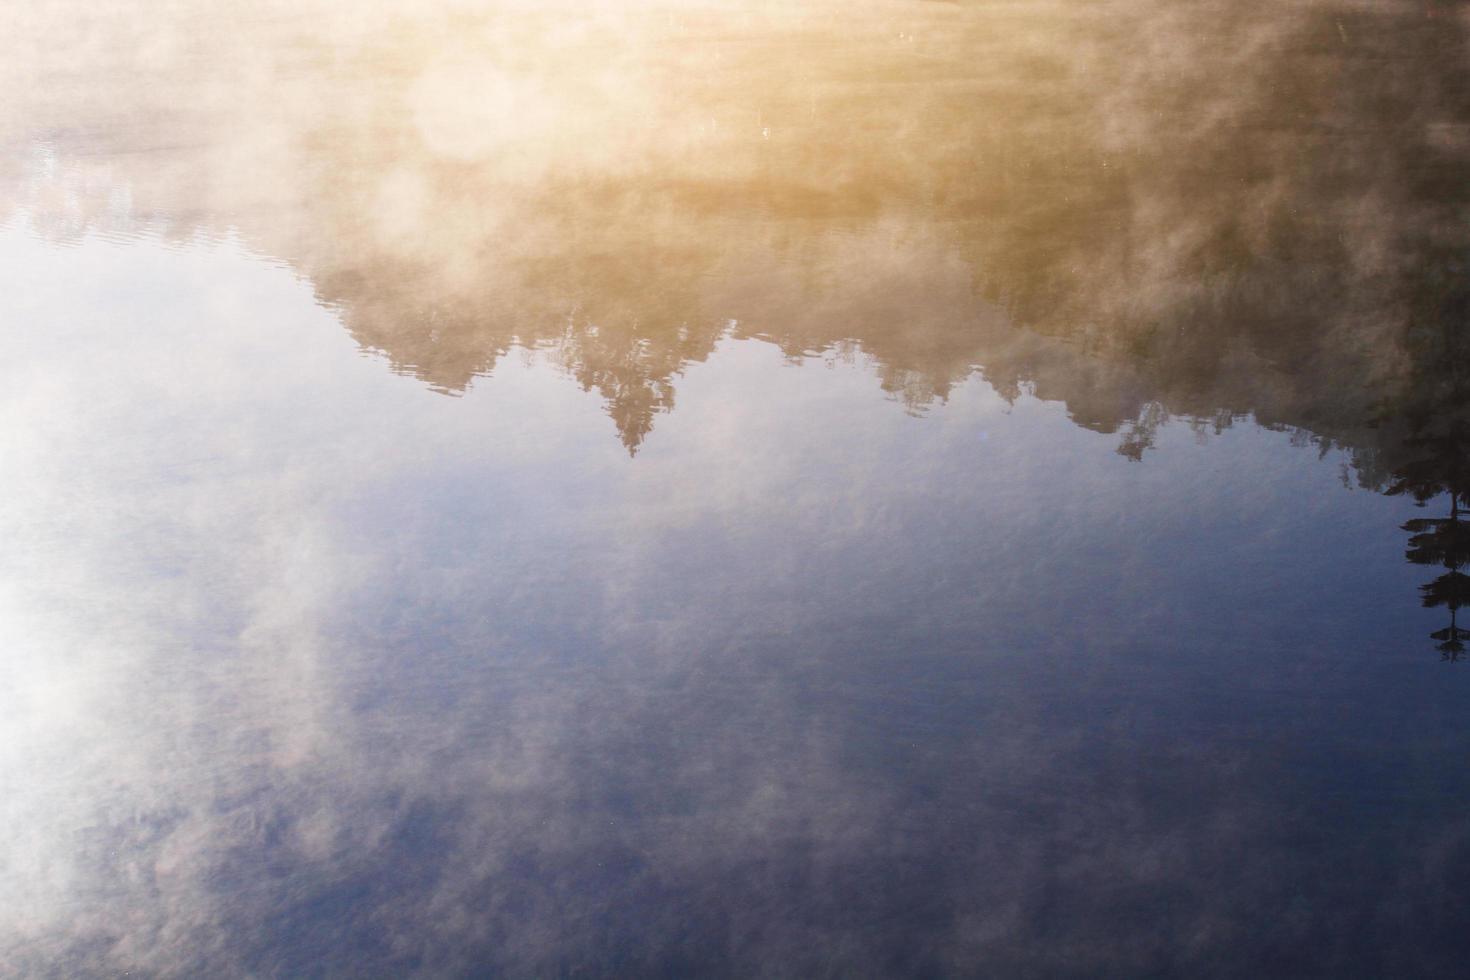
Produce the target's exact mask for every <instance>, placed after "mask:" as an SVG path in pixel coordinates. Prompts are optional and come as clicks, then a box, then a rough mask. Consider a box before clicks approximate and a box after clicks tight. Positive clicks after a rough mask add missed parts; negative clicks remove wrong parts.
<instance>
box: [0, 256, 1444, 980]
mask: <svg viewBox="0 0 1470 980" xmlns="http://www.w3.org/2000/svg"><path fill="white" fill-rule="evenodd" d="M0 250H3V259H4V261H3V263H0V266H3V269H4V272H3V276H4V277H5V282H4V285H3V289H0V295H3V296H4V297H5V300H4V322H6V323H7V324H11V325H20V329H16V328H15V327H14V326H12V328H11V329H9V330H8V331H7V333H8V337H7V339H8V340H9V341H10V342H11V345H12V350H13V351H16V352H17V356H15V357H13V358H10V359H7V362H6V368H5V373H6V379H5V384H4V392H5V395H4V400H3V406H4V407H3V411H4V416H5V419H6V422H5V425H4V426H3V431H4V432H5V433H6V434H7V438H6V445H5V457H6V471H7V473H8V474H10V477H9V478H8V479H7V485H6V493H5V496H6V507H5V509H4V515H5V516H4V522H5V531H4V534H5V538H6V540H7V541H8V542H9V546H8V547H7V549H6V550H5V554H4V559H3V560H4V568H3V581H4V586H5V588H4V596H5V600H4V605H5V609H6V613H5V616H4V622H5V623H6V627H7V634H8V635H7V639H6V649H7V657H6V659H5V665H4V673H5V683H4V685H3V687H4V690H5V691H6V692H7V694H6V701H7V708H6V711H5V712H4V719H5V720H4V722H3V724H4V728H5V738H4V739H3V740H0V741H3V744H4V746H5V750H4V758H5V763H4V765H5V768H6V770H7V773H8V776H7V785H8V786H10V787H11V789H10V792H8V793H7V795H6V800H5V803H4V809H5V812H6V817H7V819H6V821H5V826H6V827H7V828H8V830H7V832H6V834H5V835H4V854H5V858H4V864H3V867H4V869H5V872H4V873H5V877H6V879H7V881H8V887H9V890H10V893H11V894H12V895H14V896H17V900H16V901H13V902H11V903H8V907H9V909H10V911H9V912H8V913H7V915H6V922H5V928H4V934H5V936H6V937H7V938H6V942H5V949H6V955H7V957H8V959H9V961H10V962H11V963H12V964H15V965H16V966H17V967H18V969H19V970H20V972H22V973H36V974H40V975H46V974H56V975H63V974H66V975H78V974H88V973H97V974H104V973H108V972H111V971H112V970H113V969H115V968H116V967H117V966H118V965H119V964H124V963H126V964H128V965H130V966H132V967H134V968H136V969H142V970H145V971H147V972H153V973H164V974H176V973H199V972H209V973H257V974H260V973H263V974H267V975H299V974H302V973H317V972H322V973H329V974H336V973H342V974H362V973H368V974H384V975H387V974H401V973H404V972H409V973H412V972H422V973H425V974H446V973H447V974H463V973H477V972H507V973H514V974H520V973H544V972H560V971H563V970H566V971H574V970H590V971H592V972H598V973H601V972H639V973H643V972H655V973H659V972H682V971H684V970H686V969H688V970H697V971H699V972H705V971H709V972H716V973H718V972H746V971H747V970H749V969H752V968H754V969H757V970H761V971H769V972H772V973H777V974H785V973H793V974H794V973H803V972H808V971H818V972H820V971H822V970H825V969H829V968H838V969H840V968H843V967H845V966H847V967H851V968H852V969H854V970H857V971H858V972H862V971H864V970H868V969H874V970H875V971H876V972H936V971H937V972H965V971H966V970H968V969H969V968H971V967H972V966H973V965H974V964H975V963H985V964H993V965H995V968H996V969H997V970H998V971H1000V972H1011V971H1031V970H1040V971H1041V972H1048V973H1063V974H1065V973H1074V972H1076V973H1081V972H1094V971H1097V970H1104V971H1106V970H1118V971H1120V972H1130V973H1131V972H1140V971H1148V970H1162V971H1166V972H1171V971H1174V970H1181V971H1182V970H1191V971H1192V970H1194V969H1195V968H1197V967H1199V966H1200V965H1201V964H1207V965H1209V968H1211V969H1214V968H1219V969H1221V970H1224V971H1227V972H1237V971H1239V970H1246V969H1250V970H1257V969H1260V970H1269V971H1272V972H1295V971H1297V970H1304V971H1306V972H1315V971H1317V970H1319V969H1321V970H1323V971H1324V972H1326V971H1335V970H1338V969H1346V970H1349V971H1351V970H1356V969H1358V968H1360V967H1361V965H1362V964H1363V963H1364V962H1365V961H1364V960H1363V959H1362V958H1363V957H1364V956H1376V957H1378V958H1377V959H1372V960H1369V961H1367V962H1370V963H1372V964H1374V967H1375V969H1377V968H1379V967H1381V968H1382V970H1384V971H1387V972H1398V971H1410V972H1412V971H1416V970H1432V969H1434V968H1436V967H1438V966H1442V965H1443V963H1441V962H1440V961H1439V960H1437V959H1436V955H1437V954H1438V953H1440V952H1443V951H1447V950H1452V949H1453V948H1454V942H1453V941H1452V940H1451V939H1450V938H1449V934H1448V930H1450V929H1452V928H1453V924H1454V923H1455V922H1456V921H1458V920H1457V916H1456V915H1455V914H1454V910H1455V909H1457V908H1458V904H1457V903H1458V902H1459V901H1460V899H1459V898H1458V897H1457V895H1456V885H1457V879H1458V876H1459V869H1460V868H1461V867H1462V865H1463V861H1464V855H1465V851H1464V846H1465V845H1464V841H1465V836H1464V835H1465V833H1466V822H1465V819H1464V817H1463V815H1462V814H1461V813H1460V812H1459V811H1460V809H1461V808H1460V807H1459V806H1458V801H1459V800H1461V799H1463V794H1464V791H1465V789H1466V785H1465V780H1466V777H1465V775H1464V773H1463V767H1461V766H1459V765H1458V763H1457V762H1456V758H1457V755H1456V753H1454V752H1453V751H1447V749H1448V748H1449V747H1451V746H1453V745H1455V744H1458V743H1459V742H1460V741H1462V740H1463V739H1464V737H1465V728H1464V726H1465V722H1464V720H1463V717H1462V716H1461V713H1459V712H1458V711H1457V710H1456V709H1457V708H1458V706H1459V700H1460V699H1459V697H1458V691H1457V687H1456V685H1455V684H1454V683H1453V682H1452V681H1453V678H1447V676H1446V675H1445V673H1444V671H1443V666H1442V665H1441V664H1439V663H1437V662H1435V660H1434V659H1433V658H1432V657H1426V656H1425V654H1424V651H1423V650H1422V649H1421V648H1419V645H1418V644H1417V643H1415V642H1411V641H1412V640H1413V639H1414V638H1417V637H1418V636H1420V635H1421V634H1422V633H1423V632H1426V631H1427V630H1428V629H1429V628H1432V626H1430V625H1427V624H1428V620H1429V619H1430V618H1431V617H1430V616H1429V614H1428V613H1427V612H1423V611H1421V610H1418V609H1417V608H1415V603H1414V602H1413V594H1414V588H1415V586H1416V585H1417V583H1418V579H1419V578H1420V577H1421V576H1419V575H1417V574H1416V571H1417V570H1415V569H1414V568H1413V567H1412V566H1408V565H1406V564H1405V563H1403V561H1402V547H1403V542H1402V534H1401V532H1399V531H1398V529H1397V524H1398V523H1400V522H1401V521H1402V520H1403V519H1405V518H1406V517H1407V516H1409V515H1411V514H1412V513H1414V509H1413V507H1412V505H1411V504H1409V503H1407V502H1405V501H1404V500H1403V499H1402V498H1392V497H1384V496H1381V495H1378V494H1374V493H1371V492H1366V491H1362V490H1355V489H1352V488H1351V484H1349V485H1348V486H1344V472H1343V465H1344V458H1343V457H1341V456H1340V455H1339V454H1336V453H1328V454H1326V455H1325V456H1319V454H1318V453H1317V452H1316V451H1315V450H1313V449H1311V448H1309V447H1303V446H1299V445H1298V446H1293V445H1292V444H1291V442H1292V440H1291V439H1290V437H1289V435H1287V434H1285V433H1281V432H1274V431H1268V430H1264V429H1260V428H1257V427H1255V426H1253V425H1250V424H1244V425H1237V426H1236V427H1234V428H1232V429H1230V430H1227V431H1226V432H1224V433H1223V434H1220V435H1218V436H1214V435H1212V436H1209V437H1207V438H1200V437H1198V436H1197V435H1196V433H1194V432H1192V431H1190V429H1189V428H1188V427H1187V426H1185V425H1178V424H1176V425H1171V426H1165V427H1164V429H1163V430H1161V433H1160V435H1159V438H1158V442H1157V446H1156V448H1155V451H1153V452H1151V454H1150V455H1149V457H1148V458H1147V461H1146V463H1144V464H1138V463H1135V462H1132V461H1130V460H1128V459H1127V458H1125V457H1123V456H1121V455H1119V454H1118V453H1117V452H1116V439H1115V438H1114V437H1113V436H1110V435H1108V434H1103V433H1096V432H1091V431H1088V430H1086V429H1083V428H1080V427H1078V426H1076V425H1075V424H1074V423H1072V422H1071V421H1070V420H1069V419H1068V418H1067V414H1066V411H1065V409H1064V408H1063V407H1062V406H1060V405H1059V404H1057V403H1054V402H1047V401H1042V400H1038V399H1036V398H1034V397H1021V398H1020V399H1018V400H1016V401H1015V402H1013V403H1008V402H1006V401H1005V400H1004V399H1002V398H1001V397H999V396H998V395H997V394H996V393H995V392H994V390H993V389H991V388H990V387H989V386H988V385H987V384H986V383H985V382H984V381H982V380H980V379H979V378H973V379H971V380H969V381H967V382H965V383H963V384H962V385H960V386H959V387H958V388H957V389H956V390H955V391H954V392H953V393H952V395H951V397H950V399H949V401H948V403H947V404H945V405H944V406H943V408H942V409H940V410H938V411H934V412H932V413H930V414H928V415H925V416H915V415H913V414H910V413H908V412H905V411H904V409H903V406H902V404H901V402H898V401H896V400H895V399H894V398H893V397H892V396H890V395H888V394H886V393H885V392H883V390H882V389H881V387H880V386H879V385H877V384H875V379H874V377H873V370H874V369H873V367H872V365H871V364H870V363H868V362H867V361H865V359H863V358H861V357H858V358H854V359H852V360H850V361H841V360H836V361H834V360H831V359H823V358H820V357H814V358H808V359H805V360H803V361H801V362H799V363H793V362H791V361H790V360H789V359H788V358H786V357H784V356H783V355H782V354H781V353H780V351H779V350H777V349H776V348H774V347H772V346H770V345H767V344H764V343H761V342H758V341H751V340H744V341H741V340H729V341H725V342H722V343H721V344H720V346H719V348H718V350H717V351H716V353H715V354H714V355H713V356H711V357H710V358H709V359H708V360H707V361H706V362H705V363H702V364H699V365H696V366H693V367H691V368H689V369H688V370H687V372H686V373H685V374H684V376H683V378H682V380H681V396H680V397H681V402H680V405H679V409H678V411H676V412H674V413H671V414H670V415H669V417H668V419H667V421H666V423H665V424H661V425H660V427H659V429H658V430H657V432H656V433H655V434H654V436H653V437H652V438H651V439H650V440H649V441H648V444H647V446H646V447H645V449H644V450H643V451H642V452H640V453H639V454H638V455H637V456H636V457H634V458H630V457H629V456H628V455H627V454H626V453H625V452H624V451H622V448H621V447H620V446H619V444H618V442H617V441H616V440H615V439H611V438H609V433H608V419H607V417H606V415H605V412H604V408H603V405H602V403H601V401H600V399H598V398H597V397H596V396H595V394H592V393H587V392H582V391H580V390H579V389H578V388H577V387H576V386H575V385H571V384H568V383H567V382H566V379H565V376H564V374H563V373H562V372H561V371H560V370H559V369H558V368H557V367H556V366H555V365H553V364H549V363H547V359H546V358H544V357H541V356H534V355H532V356H526V357H513V358H509V359H507V360H506V361H505V362H504V363H503V364H502V365H501V366H500V368H499V369H498V370H497V372H496V374H495V375H494V377H493V378H492V379H489V380H487V381H484V382H477V383H476V384H475V385H473V386H472V387H471V388H470V389H469V391H468V392H466V393H465V395H464V396H463V397H461V398H447V397H444V396H443V395H441V394H438V393H435V392H433V391H432V390H430V389H428V388H426V387H425V386H424V385H422V384H421V383H420V382H418V381H417V380H416V379H412V378H406V377H402V376H398V375H395V374H392V373H390V372H387V371H384V370H383V366H382V363H381V361H380V360H378V359H376V358H373V357H368V356H363V355H362V354H361V353H360V352H358V351H357V350H356V348H355V347H354V345H353V344H352V343H351V341H350V339H349V338H348V337H347V336H346V335H345V334H344V332H343V331H342V329H341V327H340V326H339V325H338V323H337V321H336V317H335V315H334V314H333V313H332V312H330V311H327V310H323V309H322V308H321V307H320V306H319V305H318V304H317V303H316V302H315V301H314V299H313V296H312V293H311V290H310V287H309V285H308V284H306V283H303V282H302V281H300V280H299V279H297V278H296V277H294V276H293V275H292V274H291V273H290V272H289V271H288V270H286V269H283V268H281V267H280V266H279V265H278V264H276V263H274V262H271V261H268V260H265V259H262V258H260V257H257V256H254V255H251V254H250V253H248V252H246V251H245V250H243V249H241V248H240V247H239V246H238V245H237V244H234V243H231V242H228V241H226V242H220V243H210V242H200V243H196V244H185V245H178V244H173V245H166V244H164V243H163V242H160V241H157V240H150V239H146V238H145V239H140V240H135V241H132V242H128V243H116V242H108V241H105V240H99V239H86V240H83V241H82V242H80V243H78V244H76V245H74V246H71V247H57V246H54V245H49V244H46V243H44V242H41V241H38V240H37V239H35V238H34V237H33V236H31V235H30V234H28V233H26V232H24V231H21V230H17V229H16V228H14V227H12V228H11V229H10V230H8V231H7V232H6V233H5V234H4V235H3V237H0ZM139 298H143V299H142V301H139ZM283 349H289V350H290V351H291V352H292V356H291V357H290V358H281V357H280V356H279V353H280V351H281V350H283ZM752 393H758V397H752ZM1369 894H1371V896H1372V898H1371V900H1370V899H1368V898H1367V897H1366V896H1367V895H1369ZM1326 908H1331V909H1332V910H1333V911H1332V913H1331V914H1330V915H1329V914H1325V913H1324V911H1323V910H1324V909H1326ZM1345 908H1346V909H1347V910H1348V911H1350V912H1352V913H1353V915H1354V916H1355V919H1354V922H1355V926H1354V929H1353V930H1351V931H1343V927H1342V923H1343V918H1344V916H1345V914H1346V913H1345V911H1344V909H1345ZM1411 937H1412V939H1413V940H1414V941H1413V942H1412V943H1409V942H1407V941H1406V940H1408V939H1409V938H1411ZM875 964H876V966H875Z"/></svg>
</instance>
